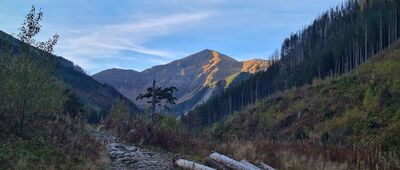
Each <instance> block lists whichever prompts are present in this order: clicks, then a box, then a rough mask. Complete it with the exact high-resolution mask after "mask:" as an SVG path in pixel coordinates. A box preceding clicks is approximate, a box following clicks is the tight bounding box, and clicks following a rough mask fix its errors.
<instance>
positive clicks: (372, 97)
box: [363, 85, 377, 110]
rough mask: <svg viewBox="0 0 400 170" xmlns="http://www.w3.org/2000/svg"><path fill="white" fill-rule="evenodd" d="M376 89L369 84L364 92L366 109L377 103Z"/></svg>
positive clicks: (373, 106)
mask: <svg viewBox="0 0 400 170" xmlns="http://www.w3.org/2000/svg"><path fill="white" fill-rule="evenodd" d="M376 102H377V95H376V89H375V87H374V86H373V85H369V86H368V89H367V90H366V91H365V94H364V102H363V103H364V107H365V108H367V109H370V110H371V109H372V108H375V107H376V105H377V103H376Z"/></svg>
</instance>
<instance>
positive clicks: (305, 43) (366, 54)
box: [188, 0, 400, 126]
mask: <svg viewBox="0 0 400 170" xmlns="http://www.w3.org/2000/svg"><path fill="white" fill-rule="evenodd" d="M398 9H400V3H399V1H380V0H371V1H346V2H344V3H343V4H341V5H340V6H337V7H336V8H331V9H330V10H327V11H326V12H324V13H322V14H321V15H320V16H319V17H317V18H316V19H315V20H314V21H313V22H312V24H310V25H309V26H307V27H305V28H304V29H302V30H300V31H299V32H296V33H293V34H291V35H290V36H289V37H288V38H286V39H285V40H284V41H283V43H282V46H281V48H280V49H279V50H276V52H275V53H274V54H273V55H272V56H271V58H273V60H272V61H274V62H273V64H272V65H271V66H270V67H268V70H267V71H265V72H258V73H256V74H255V75H254V76H251V77H250V78H249V79H247V80H246V81H244V82H243V83H240V84H239V85H238V86H235V87H234V88H230V89H229V90H226V91H224V92H223V93H222V94H221V95H219V96H217V97H214V98H212V99H210V100H208V101H207V102H206V103H204V104H202V105H200V106H198V107H196V109H193V110H191V111H190V112H189V113H188V115H192V116H193V118H190V119H193V120H194V121H193V125H194V126H206V125H208V124H211V123H214V122H216V121H218V120H221V119H223V118H225V117H226V116H228V115H231V114H232V113H234V112H235V111H240V110H242V109H243V108H245V107H246V106H248V105H252V104H254V103H256V102H257V101H258V100H261V99H263V98H265V97H268V96H270V95H271V94H273V93H275V92H277V91H282V90H287V89H291V88H296V87H301V86H303V85H306V84H310V83H312V81H313V80H314V79H324V78H325V77H332V76H340V75H343V74H346V73H348V72H350V71H352V70H353V69H355V68H357V67H358V66H360V65H361V64H363V63H364V62H366V61H368V60H369V59H370V58H371V57H373V56H375V55H376V54H377V53H379V52H381V51H382V50H384V49H386V48H387V47H388V46H390V45H391V44H393V43H394V42H396V40H398V39H399V38H400V36H399V35H400V29H399V28H400V27H398V24H397V23H400V17H399V16H400V10H398Z"/></svg>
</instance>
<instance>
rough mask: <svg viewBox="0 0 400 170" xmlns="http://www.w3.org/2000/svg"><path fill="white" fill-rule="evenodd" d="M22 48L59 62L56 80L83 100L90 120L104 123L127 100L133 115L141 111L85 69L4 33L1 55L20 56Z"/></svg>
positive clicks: (0, 38)
mask: <svg viewBox="0 0 400 170" xmlns="http://www.w3.org/2000/svg"><path fill="white" fill-rule="evenodd" d="M22 48H27V49H28V50H29V53H28V55H30V56H32V57H33V58H34V59H35V60H40V61H48V62H51V63H56V65H57V68H56V70H55V74H56V77H58V78H59V79H60V80H62V81H63V82H64V83H65V84H66V85H67V86H69V87H70V88H71V89H72V90H73V91H74V92H75V93H76V94H77V95H78V97H79V99H80V100H81V102H82V103H83V104H84V105H85V107H86V109H87V110H88V112H89V115H88V119H89V121H91V122H96V121H98V120H100V117H102V116H105V115H106V114H107V112H108V110H109V108H110V107H111V105H112V104H113V103H114V102H115V101H116V100H117V99H118V98H121V99H123V100H127V101H128V104H129V108H130V110H131V111H132V112H139V110H138V108H137V107H136V105H135V104H134V103H133V102H131V101H130V100H129V99H127V98H126V97H124V96H123V95H122V94H121V93H119V92H118V91H117V90H115V89H114V88H113V87H111V86H109V85H106V84H102V83H99V82H97V81H96V80H95V79H93V78H91V77H90V76H88V75H86V74H85V73H84V72H83V70H82V69H81V68H80V67H79V66H76V65H74V63H72V62H71V61H68V60H66V59H64V58H62V57H58V56H55V55H52V54H49V53H47V52H44V51H41V50H39V49H37V48H35V47H32V46H29V45H27V44H25V43H23V42H21V41H19V40H17V39H15V38H14V37H12V36H11V35H8V34H7V33H4V32H2V31H0V53H12V54H19V53H21V52H22V50H21V49H22Z"/></svg>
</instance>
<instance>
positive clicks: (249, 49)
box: [0, 0, 342, 74]
mask: <svg viewBox="0 0 400 170" xmlns="http://www.w3.org/2000/svg"><path fill="white" fill-rule="evenodd" d="M341 2H342V0H191V1H189V0H140V1H139V0H118V1H117V0H115V1H111V0H68V1H61V0H29V1H27V0H12V1H11V0H2V1H0V30H2V31H5V32H7V33H16V32H17V29H18V27H19V25H20V24H21V23H22V21H23V19H24V17H25V15H26V14H27V13H28V11H29V10H30V7H31V5H35V6H36V7H38V8H39V7H40V8H42V11H43V12H44V19H43V22H42V26H43V28H42V32H41V33H40V34H39V35H38V38H37V39H39V40H46V39H47V37H50V36H51V35H53V34H55V33H58V34H59V35H60V41H59V44H58V45H57V47H56V48H55V54H57V55H60V56H63V57H65V58H67V59H69V60H71V61H73V62H74V63H75V64H78V65H80V66H81V67H83V68H84V69H85V70H86V71H88V72H89V73H90V74H93V73H96V72H98V71H101V70H104V69H109V68H124V69H133V70H137V71H142V70H144V69H146V68H149V67H151V66H154V65H159V64H165V63H168V62H170V61H173V60H176V59H179V58H183V57H185V56H187V55H190V54H193V53H196V52H198V51H201V50H203V49H206V48H207V49H212V50H217V51H219V52H221V53H224V54H226V55H228V56H231V57H233V58H235V59H237V60H247V59H252V58H267V57H268V56H269V55H270V54H271V53H272V52H273V51H274V50H275V49H277V48H280V45H281V42H282V41H283V39H284V38H285V37H287V36H289V35H290V33H292V32H296V31H298V30H299V29H301V28H303V27H304V26H306V25H308V24H310V23H311V22H312V20H313V19H314V18H315V17H317V16H318V15H319V14H321V13H322V12H323V11H325V10H327V9H329V7H333V6H336V5H338V4H339V3H341Z"/></svg>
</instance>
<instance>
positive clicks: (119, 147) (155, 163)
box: [92, 130, 175, 170]
mask: <svg viewBox="0 0 400 170" xmlns="http://www.w3.org/2000/svg"><path fill="white" fill-rule="evenodd" d="M92 133H93V135H94V136H95V137H96V139H97V140H98V141H100V142H102V143H104V144H105V145H106V146H107V150H108V153H109V155H110V158H111V161H112V169H118V170H120V169H123V170H125V169H126V170H127V169H143V170H146V169H148V170H150V169H151V170H161V169H162V170H164V169H166V170H168V169H175V168H174V165H173V164H172V159H173V156H174V155H173V154H171V153H157V152H151V151H148V150H145V149H141V148H138V147H136V146H132V145H126V144H124V143H122V142H121V141H120V140H119V139H118V138H117V137H115V136H112V135H110V134H108V133H106V132H103V131H97V130H93V131H92Z"/></svg>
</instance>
